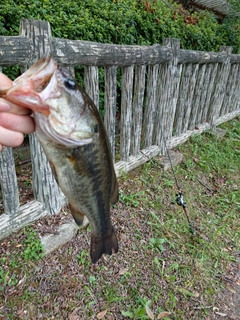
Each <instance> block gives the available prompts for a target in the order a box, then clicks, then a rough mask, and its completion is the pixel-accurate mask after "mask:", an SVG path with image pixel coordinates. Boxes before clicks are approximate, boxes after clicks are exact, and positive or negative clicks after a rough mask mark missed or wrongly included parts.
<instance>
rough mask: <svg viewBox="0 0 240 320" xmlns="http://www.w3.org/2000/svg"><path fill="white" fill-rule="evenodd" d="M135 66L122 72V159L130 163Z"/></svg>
mask: <svg viewBox="0 0 240 320" xmlns="http://www.w3.org/2000/svg"><path fill="white" fill-rule="evenodd" d="M133 74H134V68H133V66H130V67H125V68H123V71H122V96H121V130H120V135H121V140H120V159H121V160H122V161H126V162H127V161H129V155H130V144H131V134H132V96H133Z"/></svg>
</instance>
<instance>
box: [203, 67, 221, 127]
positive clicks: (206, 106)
mask: <svg viewBox="0 0 240 320" xmlns="http://www.w3.org/2000/svg"><path fill="white" fill-rule="evenodd" d="M217 70H218V63H216V64H214V65H212V70H211V73H210V81H209V84H208V88H207V95H206V100H205V104H204V107H203V110H202V118H201V123H204V122H208V123H209V122H210V119H208V117H207V115H208V110H209V107H210V103H211V97H212V94H213V92H214V86H215V78H216V74H217Z"/></svg>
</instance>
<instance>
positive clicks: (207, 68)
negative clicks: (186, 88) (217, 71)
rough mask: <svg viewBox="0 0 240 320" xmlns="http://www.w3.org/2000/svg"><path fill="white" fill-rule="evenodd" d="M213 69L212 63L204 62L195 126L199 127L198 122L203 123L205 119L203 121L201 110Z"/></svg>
mask: <svg viewBox="0 0 240 320" xmlns="http://www.w3.org/2000/svg"><path fill="white" fill-rule="evenodd" d="M212 69H213V65H212V64H206V65H205V74H204V81H203V85H202V90H201V95H200V99H199V106H198V112H197V114H196V122H195V127H197V128H198V127H199V126H200V124H202V123H205V122H206V119H205V120H204V122H203V120H202V119H203V112H204V110H205V107H206V106H205V103H206V99H207V95H208V86H209V83H210V75H211V72H212Z"/></svg>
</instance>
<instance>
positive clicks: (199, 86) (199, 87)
mask: <svg viewBox="0 0 240 320" xmlns="http://www.w3.org/2000/svg"><path fill="white" fill-rule="evenodd" d="M205 71H206V64H202V65H199V69H198V73H197V79H196V85H195V89H194V94H193V100H192V109H191V115H190V118H189V124H188V130H193V129H195V127H196V126H197V125H198V122H199V121H198V120H197V119H198V113H199V112H200V101H201V97H202V95H203V84H204V81H206V79H205V75H206V74H205Z"/></svg>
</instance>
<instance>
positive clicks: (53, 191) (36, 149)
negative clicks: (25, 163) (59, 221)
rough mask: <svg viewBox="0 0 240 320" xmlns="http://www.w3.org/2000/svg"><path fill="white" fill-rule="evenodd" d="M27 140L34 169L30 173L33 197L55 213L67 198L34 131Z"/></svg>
mask: <svg viewBox="0 0 240 320" xmlns="http://www.w3.org/2000/svg"><path fill="white" fill-rule="evenodd" d="M29 141H30V146H31V160H32V164H33V169H34V170H33V173H32V185H33V193H34V198H35V199H36V200H38V201H39V202H41V203H42V204H43V205H44V208H45V209H46V210H47V211H48V212H49V213H50V214H54V213H57V212H59V211H60V210H61V208H62V206H63V205H64V204H66V202H67V200H66V198H65V196H64V195H63V193H62V191H61V190H60V189H59V187H58V185H57V183H56V180H55V178H54V176H53V174H52V170H51V167H50V165H49V162H48V161H47V159H46V156H45V153H44V151H43V149H42V147H41V145H40V143H39V141H38V139H37V138H36V136H35V133H33V134H31V135H30V136H29Z"/></svg>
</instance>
